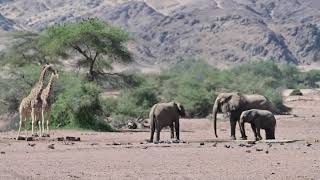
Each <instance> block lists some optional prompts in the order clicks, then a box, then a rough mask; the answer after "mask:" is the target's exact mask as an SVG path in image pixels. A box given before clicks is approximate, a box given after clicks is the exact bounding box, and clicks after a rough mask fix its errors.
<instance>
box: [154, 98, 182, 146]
mask: <svg viewBox="0 0 320 180" xmlns="http://www.w3.org/2000/svg"><path fill="white" fill-rule="evenodd" d="M185 115H186V112H185V109H184V107H183V106H182V105H181V104H180V103H177V102H168V103H158V104H155V105H153V106H152V108H151V110H150V114H149V117H150V131H151V136H150V142H153V135H154V132H155V131H157V138H156V141H157V142H158V141H159V140H160V131H161V129H162V128H163V127H166V126H170V129H171V138H174V129H173V125H174V126H175V130H176V138H177V140H180V137H179V131H180V130H179V128H180V124H179V116H181V117H184V116H185Z"/></svg>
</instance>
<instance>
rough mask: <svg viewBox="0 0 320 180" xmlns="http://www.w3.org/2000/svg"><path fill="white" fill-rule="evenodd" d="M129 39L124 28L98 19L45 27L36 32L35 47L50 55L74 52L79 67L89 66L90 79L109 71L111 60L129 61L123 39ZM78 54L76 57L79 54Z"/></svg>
mask: <svg viewBox="0 0 320 180" xmlns="http://www.w3.org/2000/svg"><path fill="white" fill-rule="evenodd" d="M128 40H129V35H128V33H127V32H126V31H124V30H122V29H121V28H118V27H113V26H111V25H109V24H107V23H105V22H103V21H101V20H99V19H88V20H83V21H81V22H74V23H69V24H63V25H57V26H53V27H50V28H48V29H46V30H45V31H44V32H42V33H41V34H40V36H39V41H38V45H37V46H38V47H40V48H41V51H42V52H44V53H45V54H47V55H49V56H59V57H62V58H63V59H65V58H69V57H70V56H73V57H75V58H76V59H77V65H78V67H79V68H83V67H84V68H88V78H89V80H94V79H95V78H96V77H97V76H99V75H105V74H110V73H106V72H105V70H110V69H112V66H111V63H112V62H115V61H116V62H122V63H126V62H130V61H131V58H130V54H129V52H128V50H127V49H126V47H125V46H124V43H125V42H127V41H128ZM79 55H80V56H81V58H77V57H78V56H79Z"/></svg>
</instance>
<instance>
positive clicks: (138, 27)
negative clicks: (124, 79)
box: [0, 0, 320, 66]
mask: <svg viewBox="0 0 320 180" xmlns="http://www.w3.org/2000/svg"><path fill="white" fill-rule="evenodd" d="M87 17H99V18H101V19H104V20H106V21H108V22H110V23H112V24H114V25H119V26H122V27H124V28H126V29H127V30H128V31H129V32H130V33H131V34H132V36H133V37H135V42H134V43H132V44H131V45H130V49H131V50H132V51H133V53H134V57H135V59H136V60H137V61H138V62H139V63H141V64H146V65H155V64H162V65H171V64H176V63H178V62H182V61H185V60H189V59H203V60H205V61H207V62H208V63H209V64H212V65H215V66H226V65H230V64H231V65H233V64H238V63H242V62H248V61H251V60H256V59H259V58H264V59H275V60H277V61H278V60H279V61H280V62H290V63H295V64H302V65H306V64H316V63H317V61H318V60H320V51H319V50H320V30H319V28H320V2H319V1H318V0H286V1H283V0H162V1H157V0H145V1H124V0H109V1H106V0H82V1H73V0H34V1H29V0H0V28H1V29H2V30H4V31H11V30H13V29H28V30H35V31H41V30H42V29H44V28H45V27H46V26H48V25H52V24H55V23H62V22H66V21H75V20H78V19H81V18H87ZM0 43H1V42H0ZM2 46H3V45H2ZM0 47H1V45H0Z"/></svg>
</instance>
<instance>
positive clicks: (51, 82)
mask: <svg viewBox="0 0 320 180" xmlns="http://www.w3.org/2000/svg"><path fill="white" fill-rule="evenodd" d="M53 81H54V75H51V78H50V80H49V82H48V85H47V88H46V89H48V91H49V94H50V92H51V90H52V84H53Z"/></svg>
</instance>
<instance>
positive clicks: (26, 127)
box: [24, 117, 28, 141]
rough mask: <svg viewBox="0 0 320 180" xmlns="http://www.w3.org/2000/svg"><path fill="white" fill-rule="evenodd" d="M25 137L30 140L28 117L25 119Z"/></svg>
mask: <svg viewBox="0 0 320 180" xmlns="http://www.w3.org/2000/svg"><path fill="white" fill-rule="evenodd" d="M24 135H25V137H26V141H27V139H28V125H27V117H25V119H24Z"/></svg>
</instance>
